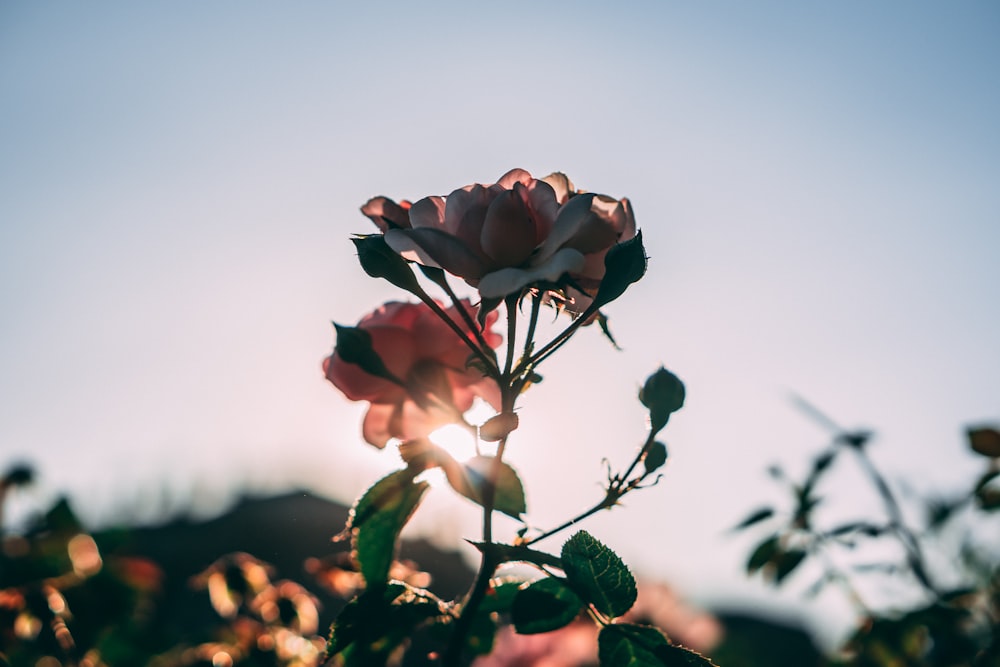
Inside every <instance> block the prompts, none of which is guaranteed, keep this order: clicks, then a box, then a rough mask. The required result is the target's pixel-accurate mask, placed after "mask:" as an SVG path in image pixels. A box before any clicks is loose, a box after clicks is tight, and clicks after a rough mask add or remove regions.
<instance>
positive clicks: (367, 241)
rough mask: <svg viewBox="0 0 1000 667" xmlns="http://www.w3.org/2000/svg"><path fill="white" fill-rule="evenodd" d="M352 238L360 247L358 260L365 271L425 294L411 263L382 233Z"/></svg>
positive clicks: (406, 288) (412, 292) (413, 291)
mask: <svg viewBox="0 0 1000 667" xmlns="http://www.w3.org/2000/svg"><path fill="white" fill-rule="evenodd" d="M351 240H352V241H354V247H355V248H357V249H358V260H360V262H361V268H362V269H364V270H365V273H367V274H368V275H370V276H371V277H372V278H385V279H386V280H388V281H389V282H390V283H392V284H393V285H395V286H396V287H400V288H402V289H404V290H406V291H407V292H410V293H411V294H416V295H417V296H423V295H424V294H425V292H424V290H423V288H422V287H420V283H418V282H417V277H416V276H415V275H413V269H411V268H410V265H409V263H408V262H407V261H406V260H405V259H403V258H402V257H400V256H399V255H398V254H396V252H395V251H394V250H393V249H392V248H390V247H389V246H388V245H387V244H386V242H385V238H384V237H383V236H382V235H381V234H371V235H368V236H359V237H355V238H353V239H351Z"/></svg>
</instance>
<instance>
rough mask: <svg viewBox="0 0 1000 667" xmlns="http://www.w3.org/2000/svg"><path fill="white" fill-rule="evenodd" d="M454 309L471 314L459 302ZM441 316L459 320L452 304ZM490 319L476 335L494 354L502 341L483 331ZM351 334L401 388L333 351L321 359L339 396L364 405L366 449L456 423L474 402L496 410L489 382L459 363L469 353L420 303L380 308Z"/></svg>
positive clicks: (491, 318)
mask: <svg viewBox="0 0 1000 667" xmlns="http://www.w3.org/2000/svg"><path fill="white" fill-rule="evenodd" d="M461 304H462V307H463V308H466V310H467V311H469V312H470V313H471V312H472V309H471V305H470V303H469V301H468V300H467V299H464V300H462V302H461ZM445 312H446V313H448V314H449V315H450V316H451V317H452V319H453V320H455V321H461V320H460V316H459V313H458V311H457V309H456V308H455V307H454V306H452V307H450V308H447V309H445ZM497 317H498V315H497V314H496V313H495V312H494V313H491V314H490V316H489V317H488V318H487V322H486V327H485V330H484V331H483V337H484V338H485V339H486V342H487V343H488V344H489V345H490V346H491V347H494V348H495V347H497V346H499V345H500V342H501V340H502V338H501V336H500V335H499V334H496V333H494V332H492V331H491V330H490V327H492V325H493V324H494V323H495V322H496V320H497ZM358 328H360V329H363V330H365V331H367V332H368V333H369V334H370V335H371V340H372V348H373V349H374V350H375V352H376V353H378V355H379V356H380V357H381V358H382V362H383V363H384V364H385V366H386V368H388V370H389V372H391V373H392V374H393V375H394V376H395V377H397V378H399V379H401V380H402V381H403V384H404V385H405V386H400V385H399V384H396V383H395V382H392V381H390V380H386V379H384V378H381V377H377V376H374V375H370V374H368V373H367V372H365V371H364V370H362V369H361V367H360V366H358V365H356V364H352V363H348V362H346V361H344V360H343V359H341V358H340V356H339V355H338V354H337V353H336V352H334V354H333V355H332V356H330V357H327V358H326V359H325V360H324V361H323V372H324V373H325V374H326V378H327V379H328V380H329V381H330V382H332V383H333V385H334V386H335V387H337V388H338V389H340V390H341V391H342V392H343V393H344V395H345V396H347V398H349V399H351V400H352V401H368V402H369V403H371V407H370V408H369V409H368V413H367V414H366V415H365V419H364V424H363V426H362V433H363V435H364V438H365V441H367V442H368V443H370V444H372V445H374V446H376V447H379V448H381V447H385V444H386V442H387V441H388V440H389V438H400V439H402V440H410V439H413V438H420V437H424V436H426V435H427V434H429V433H430V432H431V431H433V430H435V429H437V428H439V427H440V426H443V425H445V424H449V423H452V422H456V421H458V420H460V418H461V415H462V414H463V413H465V412H466V411H467V410H468V409H469V408H470V407H472V402H473V400H474V399H475V398H476V397H477V396H479V397H481V398H483V399H485V400H486V401H487V402H489V403H490V404H491V405H492V406H493V407H495V408H497V409H499V407H500V389H499V387H498V386H497V384H496V382H494V381H493V380H492V379H490V378H487V377H484V376H483V374H482V373H480V372H479V371H478V370H476V369H474V368H470V367H468V366H467V365H466V361H467V360H468V358H469V354H470V351H469V347H468V346H467V345H466V344H465V343H463V342H462V341H461V340H460V339H459V337H458V336H457V335H456V334H455V332H454V331H452V330H451V329H450V328H449V327H448V325H446V324H445V323H444V322H443V321H441V319H440V318H438V316H437V315H435V314H434V311H432V310H431V309H430V307H429V306H427V305H426V304H423V303H399V302H392V303H387V304H385V305H383V306H382V307H380V308H379V309H378V310H376V311H375V312H373V313H370V314H368V315H366V316H365V317H363V318H362V319H361V321H360V322H359V323H358ZM470 340H472V337H471V335H470Z"/></svg>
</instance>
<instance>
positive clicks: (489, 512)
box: [443, 296, 517, 667]
mask: <svg viewBox="0 0 1000 667" xmlns="http://www.w3.org/2000/svg"><path fill="white" fill-rule="evenodd" d="M506 305H507V360H506V363H505V367H504V371H503V374H502V375H501V377H500V403H501V406H500V411H501V413H511V412H513V410H514V401H515V399H516V398H517V392H516V391H515V390H514V388H513V386H512V382H511V367H512V366H513V364H514V336H515V335H516V334H517V297H516V296H512V297H508V298H507V303H506ZM506 447H507V436H504V437H503V438H501V439H500V442H499V443H498V444H497V453H496V456H494V457H493V462H492V464H491V466H490V471H489V475H488V478H487V479H486V480H485V481H484V484H483V491H482V495H483V544H485V545H490V544H492V542H493V507H494V504H495V501H496V483H497V480H498V479H499V478H500V471H501V469H502V468H501V464H502V462H503V454H504V450H505V449H506ZM499 564H500V563H499V562H498V561H497V560H496V556H495V555H494V553H493V550H492V549H483V553H482V556H481V559H480V562H479V571H478V572H477V573H476V579H475V581H474V582H473V584H472V588H471V589H470V591H469V595H468V597H467V598H466V600H465V604H463V605H462V610H461V614H460V616H459V617H458V620H456V621H455V628H454V630H452V634H451V639H450V641H449V642H448V647H447V649H446V650H445V654H444V660H443V664H444V667H457V666H458V665H459V664H460V661H461V659H462V653H463V648H464V646H465V639H466V637H467V636H468V634H469V630H470V628H471V625H472V619H473V618H474V617H475V615H476V612H477V611H478V610H479V606H480V605H481V604H482V601H483V598H484V597H485V596H486V591H487V590H488V589H489V584H490V578H491V577H492V576H493V573H494V572H495V571H496V568H497V566H498V565H499Z"/></svg>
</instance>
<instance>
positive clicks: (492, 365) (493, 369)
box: [420, 294, 500, 380]
mask: <svg viewBox="0 0 1000 667" xmlns="http://www.w3.org/2000/svg"><path fill="white" fill-rule="evenodd" d="M420 299H421V301H423V302H424V303H426V304H427V305H428V306H429V307H430V309H431V310H433V311H434V314H435V315H437V316H438V317H440V318H441V320H442V321H443V322H444V323H445V324H447V325H448V327H449V328H451V330H452V331H454V332H455V334H457V335H458V337H459V338H461V339H462V341H463V342H464V343H465V344H466V345H467V346H468V347H469V349H470V350H472V353H473V354H474V355H476V357H477V358H478V359H479V360H480V361H481V362H483V364H484V366H485V368H486V370H487V371H489V372H490V376H491V377H493V379H494V380H496V379H498V376H499V374H500V373H499V370H498V368H497V363H496V361H495V360H494V359H492V358H490V355H488V354H487V353H486V352H484V351H483V350H484V349H489V346H488V345H487V346H486V347H485V348H481V347H480V346H479V345H477V344H476V342H475V341H472V340H469V337H468V336H467V335H466V334H465V332H464V331H462V327H460V326H458V324H457V323H456V322H455V320H453V319H451V318H450V317H448V313H446V312H445V311H444V308H442V307H441V306H440V305H439V304H438V302H437V301H435V300H434V299H432V298H431V297H430V296H428V295H426V294H424V295H422V296H421V297H420ZM459 310H460V311H461V310H462V309H461V308H459ZM474 331H475V329H474Z"/></svg>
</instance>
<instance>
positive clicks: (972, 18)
mask: <svg viewBox="0 0 1000 667" xmlns="http://www.w3.org/2000/svg"><path fill="white" fill-rule="evenodd" d="M998 34H1000V9H998V6H997V5H996V4H995V3H992V2H964V3H947V4H945V3H938V2H884V3H864V2H847V3H835V4H834V3H824V4H820V3H795V2H784V3H778V2H770V3H753V4H746V3H741V4H723V3H674V2H664V3H652V2H648V3H643V2H622V3H618V4H617V5H616V6H615V7H614V8H612V7H611V6H610V5H607V4H606V3H591V2H573V3H569V2H566V3H528V2H511V3H505V4H500V5H496V4H494V5H491V6H489V7H487V6H485V5H483V6H474V5H469V4H468V3H457V2H456V3H426V4H420V5H414V4H411V3H382V2H372V3H366V4H365V5H364V6H361V5H360V3H359V4H353V3H352V4H348V3H318V2H317V3H309V2H301V3H294V4H290V5H289V4H285V5H277V4H273V3H246V2H239V3H226V2H217V3H194V2H186V3H142V4H135V3H125V2H121V3H114V2H104V3H99V4H86V5H83V4H72V5H67V4H62V3H51V2H7V3H3V4H2V5H0V100H2V103H0V313H2V315H0V369H2V370H0V463H2V462H3V461H9V460H13V459H15V458H18V459H22V458H27V459H30V460H32V461H34V462H35V463H36V464H37V466H38V468H39V472H40V482H41V483H40V486H39V489H38V490H37V491H36V492H35V493H36V494H37V495H36V496H35V501H34V502H36V503H41V502H42V500H41V498H42V497H47V496H46V495H45V494H51V493H52V492H54V491H55V490H59V489H68V490H69V491H71V492H72V493H73V494H74V496H75V498H76V500H77V504H78V505H79V506H80V508H81V510H83V512H84V514H85V515H86V516H88V517H90V518H92V519H93V520H110V519H111V518H112V517H113V516H115V515H116V513H117V514H118V515H120V514H121V513H123V512H124V513H128V512H133V513H136V514H139V515H143V516H148V515H149V514H151V513H155V511H156V510H155V506H156V505H157V503H161V502H162V503H167V504H168V505H169V504H170V503H169V502H168V501H166V500H160V499H159V498H158V497H159V495H160V494H161V493H162V495H164V496H167V497H170V498H173V499H174V500H173V501H171V502H173V503H174V506H177V505H183V504H185V503H186V502H187V498H188V497H189V496H194V497H197V498H198V499H200V501H202V502H205V503H208V505H209V506H211V504H212V503H213V502H215V503H216V505H215V506H218V503H220V502H222V501H223V500H224V499H225V498H226V497H227V494H228V493H229V490H230V489H231V488H233V487H234V486H235V485H237V484H239V483H241V482H244V481H246V480H249V481H250V483H251V484H253V485H255V486H256V487H257V488H267V489H279V488H288V487H292V486H300V485H307V486H310V487H313V488H315V489H316V490H318V491H321V492H323V493H327V494H330V495H334V496H337V497H339V498H341V499H343V500H350V499H351V498H352V497H353V496H354V495H355V494H356V493H358V492H359V491H361V490H362V488H363V487H364V485H365V484H366V483H368V482H370V481H372V480H374V479H375V478H376V477H377V476H378V475H379V474H381V472H382V471H385V470H389V469H391V468H392V467H394V466H395V465H396V463H397V462H396V460H395V458H394V456H393V455H392V453H390V452H382V453H379V452H374V451H370V450H369V449H368V448H367V447H366V446H365V445H364V444H362V443H361V441H360V439H359V438H358V436H357V433H358V424H359V419H360V416H361V413H362V409H363V408H362V406H360V405H356V404H350V403H348V402H346V401H345V400H343V399H342V398H340V397H339V396H338V395H337V394H336V393H335V391H334V390H333V389H332V388H331V387H329V386H327V385H326V384H325V383H324V381H323V380H322V378H321V375H320V373H319V370H318V368H319V361H320V359H321V358H322V357H323V356H324V355H325V354H328V352H329V350H330V348H331V346H332V335H331V327H330V324H329V321H330V320H331V319H335V320H337V321H338V322H352V321H354V320H356V319H357V318H358V317H359V316H360V315H362V314H363V313H364V312H366V311H368V310H370V309H371V308H372V307H373V306H375V305H376V304H377V303H379V302H381V301H383V300H388V299H392V298H398V296H399V295H397V293H396V292H395V291H394V290H393V289H392V288H391V287H389V286H388V285H380V284H377V283H375V282H374V281H370V280H368V279H367V278H365V277H364V276H363V274H362V273H361V271H360V269H359V268H358V267H357V265H356V261H355V258H354V256H353V248H352V246H351V244H350V243H349V242H348V241H347V236H348V235H349V234H350V233H352V232H367V231H371V228H370V227H369V223H368V222H367V220H365V219H364V218H363V217H362V216H361V215H360V214H359V213H358V212H357V207H358V206H359V205H360V204H361V203H363V202H364V201H365V200H366V199H367V198H368V197H369V196H372V195H374V194H386V195H389V196H393V197H397V198H402V197H410V198H416V197H420V196H423V195H427V194H444V193H446V192H448V191H449V190H451V189H453V188H454V187H457V186H460V185H464V184H466V183H469V182H472V181H490V180H491V179H494V178H496V177H497V176H499V175H500V174H502V173H503V172H505V171H506V170H507V169H509V168H511V167H515V166H520V167H524V168H527V169H529V170H531V171H532V172H533V173H535V174H536V175H539V176H541V175H544V174H546V173H548V172H550V171H553V170H562V171H565V172H566V173H568V174H569V175H570V176H571V177H572V178H573V179H574V180H575V181H576V183H577V184H578V185H579V186H580V187H584V188H587V189H590V190H598V191H603V192H606V193H608V194H611V195H614V196H628V197H630V199H631V200H632V202H633V205H634V208H635V211H636V215H637V218H638V221H639V225H640V227H641V228H642V229H643V231H644V238H645V239H646V243H647V249H648V252H649V255H650V256H651V261H650V269H649V274H648V278H647V279H646V280H645V281H643V282H642V283H640V284H639V285H638V286H637V287H636V288H635V289H634V290H633V291H631V292H630V293H629V294H628V295H627V297H626V298H624V299H622V300H621V301H620V302H618V303H616V304H614V305H613V306H612V307H611V308H610V309H609V314H610V315H611V317H612V325H613V327H614V331H615V333H616V335H617V336H618V339H619V342H620V343H621V344H622V346H623V347H624V348H625V351H624V352H621V353H618V352H615V351H613V350H612V349H611V348H610V347H609V346H608V345H606V344H605V342H604V341H603V340H602V339H601V338H600V336H599V335H598V334H597V332H595V331H585V332H583V333H582V334H581V335H580V336H579V339H578V340H575V341H574V342H573V344H572V345H571V346H569V348H568V349H567V350H566V352H565V353H564V354H563V355H562V358H561V359H559V360H558V361H554V362H553V364H552V366H551V367H550V368H549V369H548V372H547V373H546V380H545V382H544V383H543V384H542V385H539V386H538V387H537V389H535V390H533V391H532V392H531V393H530V394H529V395H528V396H526V397H525V403H524V410H523V413H522V424H523V427H522V430H521V431H520V432H519V433H518V438H516V439H515V440H514V441H512V443H511V449H510V456H511V460H512V462H513V463H514V464H515V465H516V466H517V467H518V468H519V469H520V470H521V472H522V475H523V477H524V478H525V481H526V483H527V485H528V488H529V509H530V510H533V511H532V517H533V518H534V520H535V522H536V523H537V524H538V525H541V526H545V525H551V524H552V523H555V522H557V521H560V520H561V519H563V518H564V517H565V516H567V515H568V514H570V513H572V512H573V511H574V510H576V509H578V508H580V507H582V506H583V505H585V504H586V503H588V502H591V501H592V500H593V499H594V498H595V497H596V495H597V494H598V493H599V488H598V486H597V482H598V481H599V480H600V478H601V475H602V468H601V465H600V459H601V457H602V456H609V457H610V458H612V459H613V460H616V461H619V462H621V463H622V464H624V463H625V462H626V461H627V459H628V458H629V456H630V452H631V447H632V446H633V445H634V444H635V443H637V442H638V441H640V440H641V438H642V431H643V424H642V418H643V413H642V411H641V409H640V407H639V405H638V404H637V403H636V402H635V400H634V393H635V390H636V388H637V387H638V385H639V383H640V382H641V380H642V379H643V378H644V377H645V375H646V374H647V373H649V372H651V371H652V370H654V369H655V368H656V367H657V366H658V365H659V364H661V363H663V364H666V365H667V366H668V367H670V368H672V369H673V370H675V371H676V372H677V373H678V374H679V375H680V376H681V377H682V378H684V379H685V380H686V381H687V383H688V387H689V402H688V406H687V407H686V408H685V410H684V412H683V413H681V414H679V415H678V416H677V418H676V419H675V421H674V422H672V424H671V427H670V428H669V429H668V431H667V433H666V434H667V437H668V441H669V443H670V445H671V454H672V461H671V463H670V465H669V467H668V468H667V474H666V478H665V479H664V481H663V483H662V484H661V486H660V487H659V488H657V489H655V490H651V491H647V492H646V493H645V494H644V495H641V496H636V497H634V498H633V499H632V500H631V501H630V502H629V503H628V507H627V508H626V509H624V510H622V511H620V512H617V513H616V514H614V515H611V516H607V517H603V518H600V519H595V520H594V521H592V522H591V523H590V524H589V528H590V529H592V531H593V532H594V533H595V534H597V535H598V536H600V537H602V539H605V540H606V541H608V542H609V543H611V544H612V545H613V546H615V547H616V548H617V549H618V550H619V551H620V552H621V553H622V554H623V555H624V556H625V558H626V560H627V561H629V562H631V563H634V564H635V565H636V567H637V568H638V569H640V570H641V571H643V572H646V573H649V574H651V575H655V576H665V577H669V578H670V579H671V580H673V581H674V582H675V583H676V584H678V585H679V586H680V587H681V588H682V589H683V590H685V591H686V592H688V593H692V594H695V595H698V594H702V595H710V594H711V595H714V594H715V593H716V592H718V590H721V589H725V590H735V588H734V587H736V586H738V585H739V584H740V582H741V581H742V580H741V577H740V574H739V568H740V563H741V561H742V558H743V555H744V552H745V550H746V548H747V543H746V541H745V540H738V539H732V538H729V537H727V536H725V535H724V534H723V531H724V529H725V528H726V527H727V526H729V525H731V524H732V523H733V522H735V521H736V520H737V519H738V518H739V517H740V516H741V515H742V514H744V513H745V512H746V511H747V510H749V509H751V508H752V507H755V506H756V505H758V504H760V503H761V502H764V501H766V500H767V499H769V498H771V497H772V496H773V495H774V491H773V489H772V488H771V486H770V484H769V482H768V480H767V479H766V478H765V476H764V474H763V469H764V468H765V467H766V466H767V465H768V464H769V463H771V462H773V461H775V460H781V461H785V462H787V463H788V464H789V466H790V467H792V468H793V469H795V468H796V467H797V466H802V465H804V464H805V461H806V459H807V457H808V456H809V455H810V454H811V453H812V452H814V451H815V450H816V449H818V448H819V447H820V446H821V445H822V444H823V443H824V438H825V435H824V433H823V432H822V431H821V430H819V429H818V428H817V427H816V426H815V425H813V424H811V423H810V422H808V421H807V420H806V419H805V418H803V416H802V415H801V414H799V413H798V412H796V411H795V409H794V408H793V407H792V406H791V404H790V403H789V401H788V395H789V392H792V391H794V392H797V393H800V394H802V395H804V396H806V397H808V398H809V399H810V400H812V401H813V402H814V403H816V404H818V405H819V406H821V407H822V408H823V409H824V410H826V411H827V412H829V413H831V414H832V415H834V416H835V417H836V418H837V419H839V420H842V421H843V422H845V423H846V424H847V425H850V426H856V425H857V426H870V427H874V428H876V429H878V430H879V433H880V438H879V439H878V440H877V441H876V443H875V445H874V446H875V450H874V455H875V456H876V458H877V459H878V460H879V461H880V462H882V463H884V466H885V467H886V468H887V469H888V470H889V471H890V476H892V477H895V478H903V477H905V478H906V479H908V480H909V483H910V486H912V487H914V488H916V489H917V490H921V491H928V490H932V489H938V488H941V489H947V488H950V487H952V486H955V485H957V484H960V483H962V482H964V481H965V480H966V479H967V478H968V477H969V476H970V475H971V474H972V471H973V470H974V467H975V462H974V461H973V460H972V458H971V457H970V456H969V455H967V454H966V452H965V449H964V444H963V442H962V440H961V429H962V427H963V425H964V424H965V423H967V422H970V421H982V420H996V419H998V418H1000V390H998V387H997V381H996V378H997V377H1000V345H998V341H1000V305H998V304H1000V261H998V251H1000V187H998V184H1000V123H998V122H997V119H998V118H1000V77H998V76H997V71H998V67H1000V40H998V39H997V35H998ZM585 387H586V388H588V389H586V390H584V391H581V388H585ZM554 466H560V468H559V469H560V470H563V469H564V470H565V472H564V473H563V472H561V473H560V474H559V476H558V481H557V482H553V481H552V475H551V472H552V470H553V469H554ZM547 484H554V485H556V486H557V487H558V488H557V489H554V490H557V491H558V493H553V492H551V490H549V489H546V488H545V487H546V485H547ZM161 490H162V491H161ZM844 495H849V494H848V493H844ZM437 496H438V497H437V498H435V499H432V501H431V502H430V506H429V507H428V508H427V512H426V517H427V518H422V517H420V516H418V518H417V524H416V527H417V528H418V529H421V527H423V529H429V528H430V527H433V526H440V525H441V524H442V523H443V521H442V518H441V514H442V513H444V514H447V515H449V516H454V517H455V520H456V521H457V522H458V524H459V525H460V526H462V528H461V530H458V529H455V532H454V533H453V536H455V535H458V534H461V533H462V531H465V530H466V528H468V530H469V531H472V530H473V527H474V526H475V518H474V511H473V510H471V509H470V508H467V507H465V506H463V505H461V504H452V503H450V501H447V500H446V497H447V493H445V492H441V493H438V494H437ZM857 502H858V506H859V507H860V508H863V507H864V506H865V505H866V504H867V502H868V501H866V500H863V499H862V500H858V501H857ZM136 508H139V509H136ZM435 512H437V513H438V514H436V515H435ZM651 525H652V526H653V529H650V526H651ZM637 535H639V536H640V538H639V539H636V536H637ZM750 589H752V587H749V588H748V587H747V586H743V587H742V588H741V589H740V590H743V591H744V592H746V591H748V590H749V591H750V592H749V593H748V594H753V591H752V590H750ZM791 597H793V598H794V596H791Z"/></svg>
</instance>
